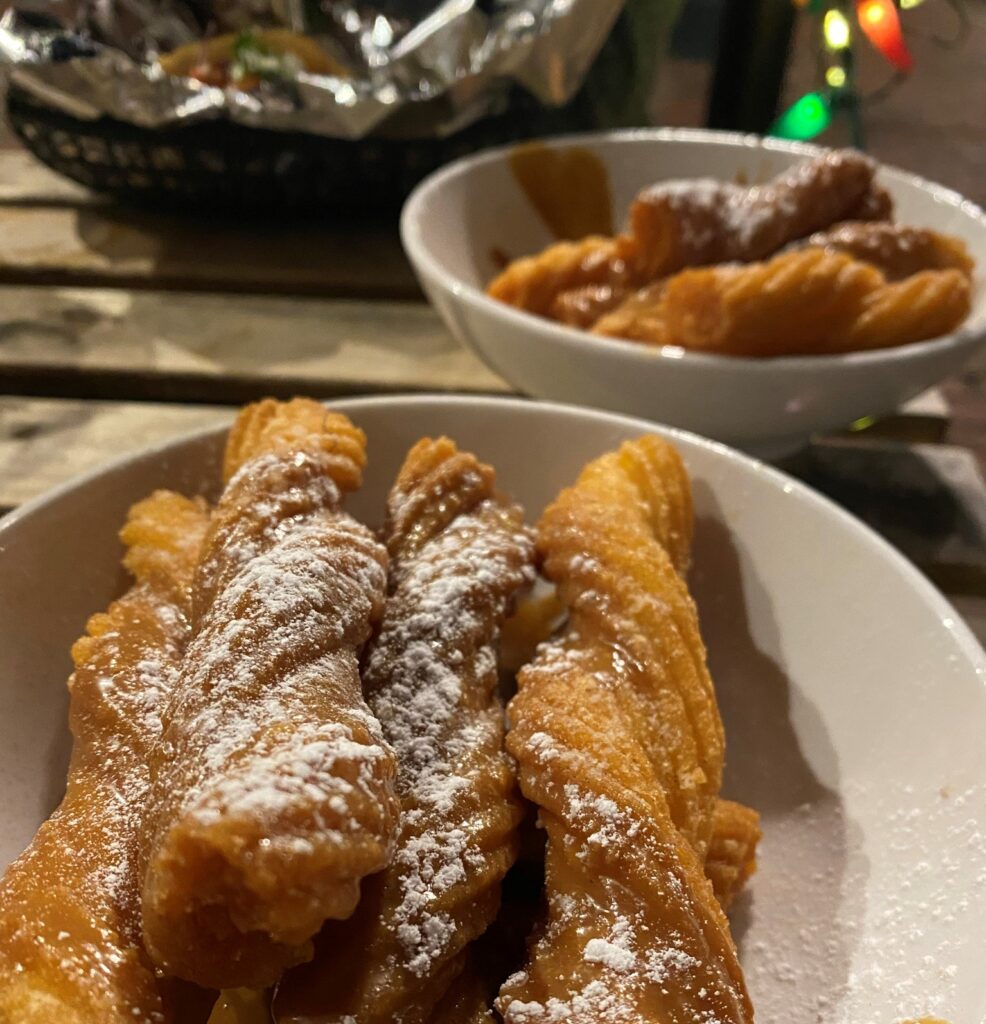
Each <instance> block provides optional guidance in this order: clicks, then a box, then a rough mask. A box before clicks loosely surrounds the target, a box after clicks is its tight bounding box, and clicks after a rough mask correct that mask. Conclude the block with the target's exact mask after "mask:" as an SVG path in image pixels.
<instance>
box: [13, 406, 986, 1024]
mask: <svg viewBox="0 0 986 1024" xmlns="http://www.w3.org/2000/svg"><path fill="white" fill-rule="evenodd" d="M336 408H338V409H341V410H345V411H346V412H348V413H349V414H350V415H351V416H352V417H353V418H354V419H355V420H356V422H357V423H359V424H360V425H361V426H362V427H363V428H364V429H365V430H366V431H367V434H368V435H369V451H370V464H369V470H368V475H367V480H366V486H365V488H364V490H363V491H362V492H361V493H360V494H359V496H358V497H357V499H356V500H355V501H354V502H353V508H354V511H356V512H357V514H360V515H362V516H364V517H366V518H367V520H368V521H377V520H378V519H379V517H380V511H381V507H382V502H383V498H384V494H385V492H386V489H387V487H388V485H389V482H390V480H391V479H392V477H393V475H394V473H395V471H396V469H397V466H398V464H399V463H400V461H401V459H402V458H403V456H404V453H405V451H406V449H407V448H408V447H409V445H410V444H411V443H412V442H413V441H415V440H417V439H418V438H419V437H421V436H422V435H424V434H435V433H439V432H444V433H447V434H449V435H451V436H452V437H454V438H456V439H457V440H458V441H459V442H460V444H462V445H464V446H466V447H469V448H473V449H474V450H476V451H477V452H478V453H479V454H480V455H481V456H482V457H484V458H486V459H489V460H491V461H492V462H493V463H494V464H495V465H496V466H497V467H498V469H499V474H500V480H501V482H502V484H503V486H504V487H505V488H506V489H508V490H509V491H510V492H512V493H513V494H515V495H516V496H517V497H519V498H520V499H521V500H522V501H523V502H524V503H525V505H526V507H527V509H528V512H529V514H530V515H531V516H535V515H537V513H538V512H539V511H540V509H541V507H542V506H543V504H544V503H545V502H546V501H547V500H548V499H550V498H551V496H552V495H553V494H554V493H555V492H556V491H557V490H558V489H559V488H560V487H561V486H563V485H565V484H567V483H569V482H570V481H571V480H572V479H573V478H574V476H575V474H576V473H577V471H578V469H579V468H580V466H581V465H582V464H583V463H584V462H585V461H586V460H587V459H590V458H592V457H593V456H596V455H598V454H600V453H601V452H603V451H604V450H607V449H609V448H611V447H613V446H614V445H616V444H618V443H619V442H620V441H622V440H623V439H624V438H628V437H633V436H636V435H639V434H640V433H641V432H645V431H649V430H652V429H654V428H653V427H652V425H650V424H648V423H644V422H641V421H639V420H632V419H628V418H625V417H621V416H615V415H612V414H607V413H600V412H589V411H585V410H578V409H573V408H570V407H565V406H552V405H541V404H535V403H527V402H522V401H517V400H505V399H455V398H447V397H446V398H433V397H414V398H407V397H397V398H377V399H368V400H354V401H345V402H339V403H338V404H337V405H336ZM672 436H673V437H674V439H675V441H676V443H677V444H678V446H679V448H680V449H681V451H682V453H683V454H684V456H685V459H686V461H687V463H688V467H689V470H690V472H691V474H692V478H693V481H694V493H695V507H696V514H697V534H696V546H695V571H694V575H693V584H694V590H695V593H696V597H697V600H698V603H699V607H700V611H701V615H702V624H703V628H704V632H705V637H706V640H707V642H708V646H709V650H710V656H711V664H712V669H713V675H714V677H715V679H716V683H717V686H718V690H719V695H720V701H721V705H722V710H723V716H724V718H725V722H726V730H727V736H728V741H729V742H728V751H729V754H728V764H727V786H728V790H729V792H730V793H731V794H732V795H734V796H735V797H737V798H738V799H741V800H745V801H747V802H748V803H750V804H752V805H753V806H755V807H757V808H759V810H760V811H761V813H762V814H763V820H764V830H765V836H764V840H763V848H762V856H761V859H760V871H759V873H758V874H757V875H756V876H755V878H754V880H753V884H752V890H751V892H750V894H749V896H748V897H746V898H745V899H744V900H743V901H742V902H741V904H740V905H739V907H738V909H737V912H736V914H735V915H734V924H735V930H736V936H737V939H738V941H739V943H740V946H741V950H742V958H743V962H744V964H745V966H746V969H747V971H748V978H749V982H750V986H751V989H752V993H753V996H754V999H755V1001H756V1002H757V1004H758V1016H757V1019H758V1021H759V1022H760V1024H809V1022H811V1024H815V1022H817V1021H818V1020H824V1021H825V1022H826V1024H868V1022H871V1021H872V1022H879V1024H891V1022H893V1021H895V1020H897V1019H898V1018H899V1017H904V1016H907V1017H910V1016H913V1017H919V1016H921V1015H923V1014H925V1013H932V1014H936V1015H939V1016H943V1017H945V1018H946V1019H949V1020H951V1021H953V1022H954V1024H972V1022H973V1021H981V1020H983V1019H984V1014H986V977H984V975H983V971H982V952H983V949H984V946H986V744H984V743H983V736H984V735H986V685H984V684H986V655H984V653H983V651H982V650H981V649H980V647H979V646H978V644H977V643H976V641H975V640H974V639H973V637H972V636H971V634H970V633H969V632H968V631H967V629H966V628H965V626H963V625H962V623H961V622H960V620H959V619H958V616H957V615H956V614H955V612H954V611H953V610H952V609H951V608H950V607H949V605H948V604H947V603H946V602H945V601H944V600H943V598H942V597H941V596H940V595H939V594H938V593H937V592H936V591H935V590H934V589H933V588H932V587H931V586H930V585H929V584H928V583H927V582H926V581H925V579H924V578H923V577H922V576H920V575H919V574H918V573H917V571H916V570H915V569H913V568H912V567H911V566H910V565H909V564H908V563H907V562H905V561H904V560H903V559H902V558H901V557H900V556H899V555H897V554H896V553H895V552H894V551H893V550H892V549H891V548H890V547H888V546H887V544H885V543H884V542H883V541H882V540H880V539H879V538H878V537H876V536H875V535H874V534H873V533H871V532H870V531H869V530H867V529H866V528H865V527H863V526H861V525H860V524H859V523H858V522H856V521H855V520H854V519H852V518H850V517H849V516H848V515H846V514H845V513H844V512H842V511H840V510H839V509H838V508H836V507H835V506H834V505H832V504H831V503H830V502H828V501H827V500H825V499H824V498H821V497H819V496H818V495H817V494H815V493H813V492H812V491H810V490H808V489H807V488H805V487H804V486H802V485H801V484H798V483H796V482H794V481H792V480H790V479H788V478H787V477H785V476H783V475H781V474H780V473H778V472H776V471H773V470H771V469H768V468H765V467H764V466H762V465H760V464H758V463H755V462H753V461H751V460H749V459H748V458H746V457H744V456H741V455H738V454H736V453H735V452H732V451H729V450H727V449H725V448H723V447H721V446H719V445H716V444H714V443H711V442H708V441H704V440H701V439H699V438H696V437H693V436H690V435H687V434H680V433H673V434H672ZM222 442H223V437H222V435H221V433H220V432H216V431H212V432H209V433H206V434H199V435H197V436H194V437H191V438H188V439H185V440H180V441H177V442H174V443H173V444H169V445H165V446H163V447H160V448H157V449H154V450H152V451H149V452H147V453H146V454H143V455H140V456H136V457H134V458H129V459H126V460H123V461H121V462H117V463H115V464H114V465H112V466H110V467H109V468H107V469H105V470H102V471H100V472H97V473H94V474H90V475H89V476H87V477H84V478H82V479H80V480H79V481H77V482H74V483H72V484H69V485H68V486H66V487H63V488H61V489H60V490H58V491H55V492H52V493H51V494H50V495H47V496H45V497H43V498H41V499H39V500H37V501H35V502H33V503H31V504H30V505H28V506H25V507H24V508H23V509H22V510H20V511H19V512H17V513H16V514H14V515H12V516H11V517H9V518H8V519H6V520H5V521H3V523H0V680H2V682H0V792H2V793H3V807H4V814H3V821H4V827H3V829H2V830H0V865H2V864H4V863H6V862H7V861H8V860H9V859H10V858H12V857H13V856H14V855H15V854H16V853H17V852H18V851H19V850H20V849H21V848H22V846H23V845H24V844H25V843H26V842H27V841H28V839H29V837H30V835H31V834H32V832H33V831H34V829H35V828H36V826H37V825H38V823H39V822H40V821H41V820H42V818H43V817H44V815H45V814H46V813H47V812H48V811H49V810H50V809H51V807H52V806H53V805H54V803H55V801H56V800H57V799H58V797H59V795H60V792H61V789H62V785H63V781H64V774H63V773H64V769H65V762H66V755H67V750H68V733H67V730H66V726H65V709H66V697H65V686H64V683H65V678H66V675H67V673H68V671H69V658H68V648H69V644H70V643H71V642H72V640H73V639H74V638H75V637H76V636H77V635H78V634H79V632H80V630H81V629H82V626H83V623H84V622H85V619H86V616H87V615H88V614H89V613H90V612H92V611H94V610H96V609H98V608H101V607H103V606H104V605H105V604H106V603H107V602H108V601H109V600H110V599H111V598H112V597H114V596H115V595H117V594H118V593H119V592H120V588H121V586H122V585H123V579H122V576H121V573H120V571H119V569H118V559H119V555H120V546H119V543H118V541H117V538H116V530H117V528H118V526H119V524H120V522H121V521H122V519H123V516H124V513H125V510H126V508H127V506H128V505H129V504H130V503H131V502H133V501H134V500H136V499H137V498H139V497H140V496H142V495H144V494H146V493H147V492H149V491H150V490H152V489H153V488H155V487H161V486H164V487H177V488H180V489H183V490H185V491H186V492H197V491H201V490H204V491H213V490H214V489H215V482H216V479H217V477H218V470H219V453H220V450H221V446H222Z"/></svg>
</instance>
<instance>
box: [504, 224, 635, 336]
mask: <svg viewBox="0 0 986 1024" xmlns="http://www.w3.org/2000/svg"><path fill="white" fill-rule="evenodd" d="M631 248H632V247H631V246H630V243H629V242H628V240H627V239H626V238H625V237H623V236H618V237H616V238H606V237H604V236H601V235H590V236H589V237H588V238H583V239H582V240H581V241H579V242H556V243H555V244H554V245H549V246H548V248H547V249H545V250H544V251H543V252H541V253H538V254H537V255H536V256H525V257H523V258H522V259H519V260H514V261H513V263H511V264H510V265H509V266H508V267H507V268H506V270H504V271H503V272H502V273H501V274H499V275H498V276H497V277H496V278H495V279H494V280H493V281H492V282H491V283H490V285H489V287H488V288H487V294H489V295H490V296H492V297H493V298H494V299H499V300H500V302H506V303H507V304H508V305H511V306H516V307H517V308H518V309H526V310H527V311H528V312H529V313H539V314H540V315H541V316H548V315H549V314H551V313H552V310H553V308H555V303H556V302H557V301H559V295H561V294H563V293H565V292H570V291H572V290H580V289H592V290H593V292H592V294H593V301H592V304H591V306H590V307H589V309H588V310H587V311H584V312H583V311H581V310H577V303H573V308H572V312H571V314H570V315H571V317H572V319H569V320H566V322H567V323H578V325H579V326H584V324H583V320H584V319H585V318H586V317H588V316H590V315H593V314H595V311H596V309H597V307H598V306H599V305H606V304H608V303H611V302H612V301H615V299H614V296H615V297H617V298H618V297H620V296H623V295H625V294H626V293H627V291H628V290H629V289H631V288H633V287H634V286H635V285H636V283H637V279H636V276H635V274H634V272H633V267H632V251H631ZM556 312H564V310H563V308H562V307H557V308H556ZM566 315H568V314H566ZM586 322H590V321H586Z"/></svg>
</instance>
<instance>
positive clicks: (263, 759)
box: [143, 399, 398, 988]
mask: <svg viewBox="0 0 986 1024" xmlns="http://www.w3.org/2000/svg"><path fill="white" fill-rule="evenodd" d="M364 446H365V439H364V437H363V434H362V432H361V431H359V430H357V429H356V428H355V427H354V426H353V425H352V424H351V423H350V422H349V420H347V419H346V418H345V417H344V416H340V415H337V414H333V413H329V412H327V411H326V410H325V409H324V408H323V407H322V406H320V405H319V404H318V403H316V402H312V401H309V400H302V399H296V400H294V401H292V402H289V403H275V402H272V401H266V402H263V403H259V404H258V405H255V406H249V407H247V408H246V409H245V410H244V411H243V412H242V413H241V414H240V418H239V420H238V422H237V425H236V426H235V427H234V429H233V431H232V434H231V437H230V443H229V449H228V451H227V464H226V471H227V475H229V482H228V483H227V485H226V489H225V491H224V493H223V495H222V497H221V498H220V499H219V502H218V504H217V506H216V510H215V512H214V513H213V517H212V521H211V524H210V528H209V532H208V535H207V537H206V540H205V544H204V548H203V555H202V563H201V565H200V567H199V571H198V574H197V577H196V582H195V587H194V610H195V635H194V637H193V639H192V641H191V643H190V645H189V648H188V651H187V652H186V654H185V657H184V659H183V662H182V666H181V672H180V675H179V679H178V681H177V684H176V686H175V689H174V692H173V694H172V695H171V697H170V699H169V700H167V701H166V702H165V705H164V707H163V708H162V715H161V717H162V721H163V733H162V742H161V744H160V745H159V749H158V750H157V751H156V752H155V753H154V756H153V757H152V764H151V775H152V788H151V794H150V801H149V809H148V830H147V838H146V849H145V857H144V863H145V865H146V869H145V873H144V880H143V933H144V940H145V943H146V946H147V949H148V952H149V953H150V955H151V957H152V958H153V960H154V961H155V963H156V964H157V965H158V966H159V967H160V968H161V969H162V970H164V971H165V972H167V973H170V974H175V975H178V976H180V977H183V978H187V979H189V980H192V981H196V982H198V983H200V984H204V985H208V986H212V987H216V988H235V987H239V986H243V987H250V988H262V987H263V986H265V985H267V984H270V983H272V982H274V981H275V980H276V979H277V977H278V976H279V975H280V973H281V971H282V969H283V968H284V967H285V966H287V965H288V964H291V963H296V962H299V961H300V960H303V959H305V958H306V957H307V956H309V955H310V952H311V946H310V939H311V937H312V936H313V935H314V934H315V932H317V931H318V929H319V928H320V926H321V925H322V923H323V922H324V921H325V920H326V919H327V918H344V917H348V916H349V914H351V913H352V912H353V910H354V909H355V907H356V904H357V901H358V899H359V883H360V880H361V879H362V878H363V877H364V876H366V875H368V874H372V873H373V872H376V871H379V870H380V869H381V868H383V867H384V866H385V865H386V864H387V863H388V861H389V858H390V854H391V850H392V841H393V837H394V833H395V830H396V824H397V814H398V803H397V798H396V793H395V791H394V773H395V770H396V762H395V759H394V756H393V753H392V752H391V751H390V750H389V748H388V747H387V745H386V743H385V742H384V741H383V739H382V736H381V734H380V730H379V725H378V723H377V722H376V720H375V719H374V717H373V716H372V715H371V714H370V711H369V709H368V708H367V706H366V704H365V703H364V701H363V697H362V693H361V690H360V679H359V672H358V663H357V659H358V655H359V650H360V647H361V645H362V644H363V642H364V641H365V640H366V639H367V637H368V636H369V633H370V630H371V626H372V623H373V621H374V620H375V619H376V618H377V617H378V616H379V614H380V612H381V610H382V607H383V599H384V591H385V582H386V552H385V551H384V549H383V548H382V546H381V545H380V544H378V543H377V541H376V540H375V539H374V537H373V535H372V534H371V533H370V531H369V530H368V529H367V528H366V527H364V526H362V525H360V524H359V523H357V522H356V521H355V520H354V519H352V518H351V517H350V516H348V515H346V514H345V513H344V512H342V510H341V508H340V504H341V501H342V497H343V495H344V493H345V492H347V491H351V490H354V489H355V488H356V487H358V486H359V484H360V481H361V475H362V468H363V463H364V460H365V455H364Z"/></svg>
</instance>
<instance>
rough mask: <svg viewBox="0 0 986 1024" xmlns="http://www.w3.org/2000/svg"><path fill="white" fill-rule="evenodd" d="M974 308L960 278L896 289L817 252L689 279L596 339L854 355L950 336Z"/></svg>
mask: <svg viewBox="0 0 986 1024" xmlns="http://www.w3.org/2000/svg"><path fill="white" fill-rule="evenodd" d="M971 301H972V300H971V289H970V283H969V279H968V277H967V276H966V274H965V273H964V272H963V271H961V270H955V269H951V270H925V271H921V272H920V273H917V274H913V275H912V276H910V277H906V278H904V279H903V280H902V281H896V282H888V281H887V280H886V279H885V278H884V276H883V274H881V273H880V271H879V270H878V269H877V268H876V267H874V266H872V265H870V264H869V263H864V262H862V261H860V260H855V259H853V258H852V257H851V256H849V255H847V254H846V253H844V252H838V251H831V250H828V249H820V248H815V247H811V248H806V249H795V250H792V251H789V252H785V253H782V254H781V255H779V256H775V257H774V258H773V259H772V260H769V261H768V262H766V263H750V264H746V265H727V266H720V267H706V268H701V269H696V270H685V271H682V272H681V273H680V274H677V275H675V276H674V277H672V278H671V279H669V280H668V281H667V282H666V283H665V284H664V285H663V286H662V287H661V288H660V289H659V290H651V291H647V292H641V293H638V294H637V295H635V296H633V297H631V298H630V299H628V300H627V301H626V302H625V303H624V304H623V305H622V306H619V307H617V308H616V309H615V310H613V312H611V313H609V314H607V315H606V316H604V317H602V318H601V319H600V320H599V322H598V323H597V324H596V326H595V328H593V331H594V333H596V334H601V335H606V336H608V337H616V338H629V339H631V340H635V341H643V342H647V343H649V344H655V345H678V346H681V347H683V348H686V349H690V350H692V351H697V352H710V353H715V354H722V355H735V356H783V355H814V354H825V353H837V352H855V351H860V350H865V349H875V348H885V347H888V346H891V345H906V344H910V343H913V342H916V341H922V340H924V339H926V338H934V337H938V336H939V335H942V334H948V333H949V332H950V331H952V330H954V329H955V328H956V327H958V326H959V324H961V323H962V321H963V320H964V319H965V318H966V316H968V314H969V310H970V308H971Z"/></svg>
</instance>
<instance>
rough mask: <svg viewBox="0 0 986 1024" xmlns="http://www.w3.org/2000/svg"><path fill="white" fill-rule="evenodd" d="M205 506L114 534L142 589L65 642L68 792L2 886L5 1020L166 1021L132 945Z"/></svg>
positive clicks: (1, 1016)
mask: <svg viewBox="0 0 986 1024" xmlns="http://www.w3.org/2000/svg"><path fill="white" fill-rule="evenodd" d="M207 521H208V513H207V509H206V507H205V505H204V503H203V502H200V501H192V500H190V499H187V498H183V497H182V496H181V495H178V494H172V493H170V492H167V491H159V492H156V493H155V494H153V495H152V496H151V497H149V498H147V499H145V500H144V501H141V502H139V503H138V504H136V505H135V506H134V507H133V508H132V509H131V510H130V514H129V517H128V519H127V523H126V525H125V526H124V528H123V530H122V531H121V538H122V539H123V541H124V543H125V545H127V552H126V556H125V558H124V564H125V565H126V567H127V568H128V569H129V570H130V571H131V573H132V574H133V576H134V578H135V580H136V582H135V583H134V585H133V586H132V587H131V589H130V590H129V591H128V592H127V593H126V594H125V595H124V596H123V597H122V598H120V599H119V600H118V601H114V602H113V604H111V605H110V606H109V608H108V609H107V610H106V611H105V612H102V613H100V614H98V615H94V616H93V617H92V618H91V619H90V620H89V622H88V624H87V626H86V635H85V636H83V637H82V638H81V639H80V640H78V641H77V642H76V643H75V645H74V646H73V648H72V657H73V661H74V662H75V666H76V667H75V672H74V674H73V675H72V677H71V679H70V680H69V691H70V704H69V723H70V725H71V729H72V733H73V736H74V745H73V748H72V760H71V764H70V766H69V774H68V786H67V790H66V793H65V797H64V799H63V800H62V803H61V805H60V806H59V807H58V809H57V810H56V811H55V813H54V814H53V815H52V816H51V817H50V818H49V819H48V821H46V822H45V823H44V824H43V825H42V826H41V828H40V829H39V830H38V833H37V835H36V836H35V838H34V840H33V841H32V843H31V845H30V846H29V847H28V849H27V850H26V851H25V852H24V853H23V854H22V855H21V856H20V857H19V858H18V859H17V860H16V861H14V863H13V864H11V866H10V867H9V869H8V870H7V873H6V875H5V876H4V878H3V881H2V882H0V1021H2V1022H3V1024H54V1022H57V1024H124V1022H126V1024H163V1022H165V1021H168V1020H171V1019H172V1017H171V1013H170V1012H169V1004H168V998H167V993H166V992H165V991H164V990H163V988H162V986H161V984H160V983H159V982H158V980H157V979H156V978H155V975H154V972H153V968H152V965H151V964H150V962H149V961H148V959H147V957H146V956H145V954H144V952H143V949H142V946H141V941H140V881H139V873H138V870H137V845H138V837H139V835H140V831H141V824H142V823H141V814H142V810H143V802H144V800H145V799H146V797H147V792H148V789H149V786H150V777H149V770H148V764H147V762H148V757H149V753H150V750H151V748H152V747H153V745H154V744H155V743H156V741H157V740H158V739H159V736H160V721H159V718H158V715H159V713H160V709H161V705H162V702H163V701H164V700H165V699H166V697H167V694H168V692H169V690H170V689H171V687H172V686H173V684H174V681H175V678H176V676H177V671H178V663H179V659H180V657H181V653H182V651H183V649H184V646H185V643H186V641H187V638H188V632H189V610H190V585H191V581H192V576H193V573H194V571H195V566H196V563H197V560H198V554H199V548H200V546H201V543H202V539H203V537H204V535H205V529H206V524H207Z"/></svg>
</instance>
